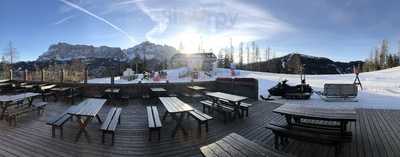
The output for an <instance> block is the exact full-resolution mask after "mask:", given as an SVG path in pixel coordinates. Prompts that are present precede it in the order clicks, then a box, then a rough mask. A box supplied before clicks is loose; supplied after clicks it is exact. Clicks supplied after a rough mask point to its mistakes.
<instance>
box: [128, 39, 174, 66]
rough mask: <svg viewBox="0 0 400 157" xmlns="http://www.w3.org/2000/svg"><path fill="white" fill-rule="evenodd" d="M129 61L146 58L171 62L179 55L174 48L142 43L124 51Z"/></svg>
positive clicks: (146, 42)
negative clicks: (171, 59) (172, 58)
mask: <svg viewBox="0 0 400 157" xmlns="http://www.w3.org/2000/svg"><path fill="white" fill-rule="evenodd" d="M124 51H125V52H126V54H127V55H128V57H129V59H130V60H132V59H135V58H140V59H143V58H146V59H150V60H151V59H155V60H160V61H164V60H169V59H170V58H171V57H172V56H173V55H174V54H176V53H178V50H176V49H175V48H174V47H171V46H168V45H157V44H154V43H151V42H148V41H145V42H142V43H141V44H139V45H136V46H134V47H132V48H128V49H126V50H124Z"/></svg>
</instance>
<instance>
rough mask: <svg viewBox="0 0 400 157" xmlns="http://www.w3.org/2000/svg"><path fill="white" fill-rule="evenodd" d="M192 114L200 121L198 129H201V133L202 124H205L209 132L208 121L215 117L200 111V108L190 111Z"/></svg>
mask: <svg viewBox="0 0 400 157" xmlns="http://www.w3.org/2000/svg"><path fill="white" fill-rule="evenodd" d="M189 113H190V115H191V116H192V117H193V118H194V119H196V120H197V122H198V124H199V125H198V129H199V134H201V125H202V124H205V127H206V132H208V121H209V120H212V119H213V117H211V116H209V115H207V114H205V113H203V112H201V111H199V110H193V111H190V112H189Z"/></svg>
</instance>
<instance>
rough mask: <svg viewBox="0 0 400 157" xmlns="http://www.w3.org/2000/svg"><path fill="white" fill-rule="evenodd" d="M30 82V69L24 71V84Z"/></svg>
mask: <svg viewBox="0 0 400 157" xmlns="http://www.w3.org/2000/svg"><path fill="white" fill-rule="evenodd" d="M27 80H28V69H25V71H24V82H25V81H27Z"/></svg>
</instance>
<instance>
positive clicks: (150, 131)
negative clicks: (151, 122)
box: [149, 129, 152, 141]
mask: <svg viewBox="0 0 400 157" xmlns="http://www.w3.org/2000/svg"><path fill="white" fill-rule="evenodd" d="M151 132H152V130H151V129H150V130H149V141H151Z"/></svg>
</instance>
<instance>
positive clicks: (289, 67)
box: [243, 53, 364, 74]
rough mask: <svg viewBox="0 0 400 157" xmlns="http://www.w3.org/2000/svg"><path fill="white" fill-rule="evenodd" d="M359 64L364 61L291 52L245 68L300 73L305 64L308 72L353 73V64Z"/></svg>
mask: <svg viewBox="0 0 400 157" xmlns="http://www.w3.org/2000/svg"><path fill="white" fill-rule="evenodd" d="M359 64H360V66H361V67H362V65H363V64H364V62H362V61H353V62H347V63H346V62H335V61H332V60H330V59H328V58H324V57H314V56H309V55H304V54H299V53H291V54H288V55H286V56H283V57H279V58H274V59H271V60H269V61H266V62H265V61H264V62H260V63H252V64H248V65H245V66H244V67H243V68H244V69H249V70H255V71H262V72H272V73H285V74H297V73H299V67H300V66H301V65H305V73H306V74H345V73H352V72H353V66H358V65H359Z"/></svg>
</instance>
